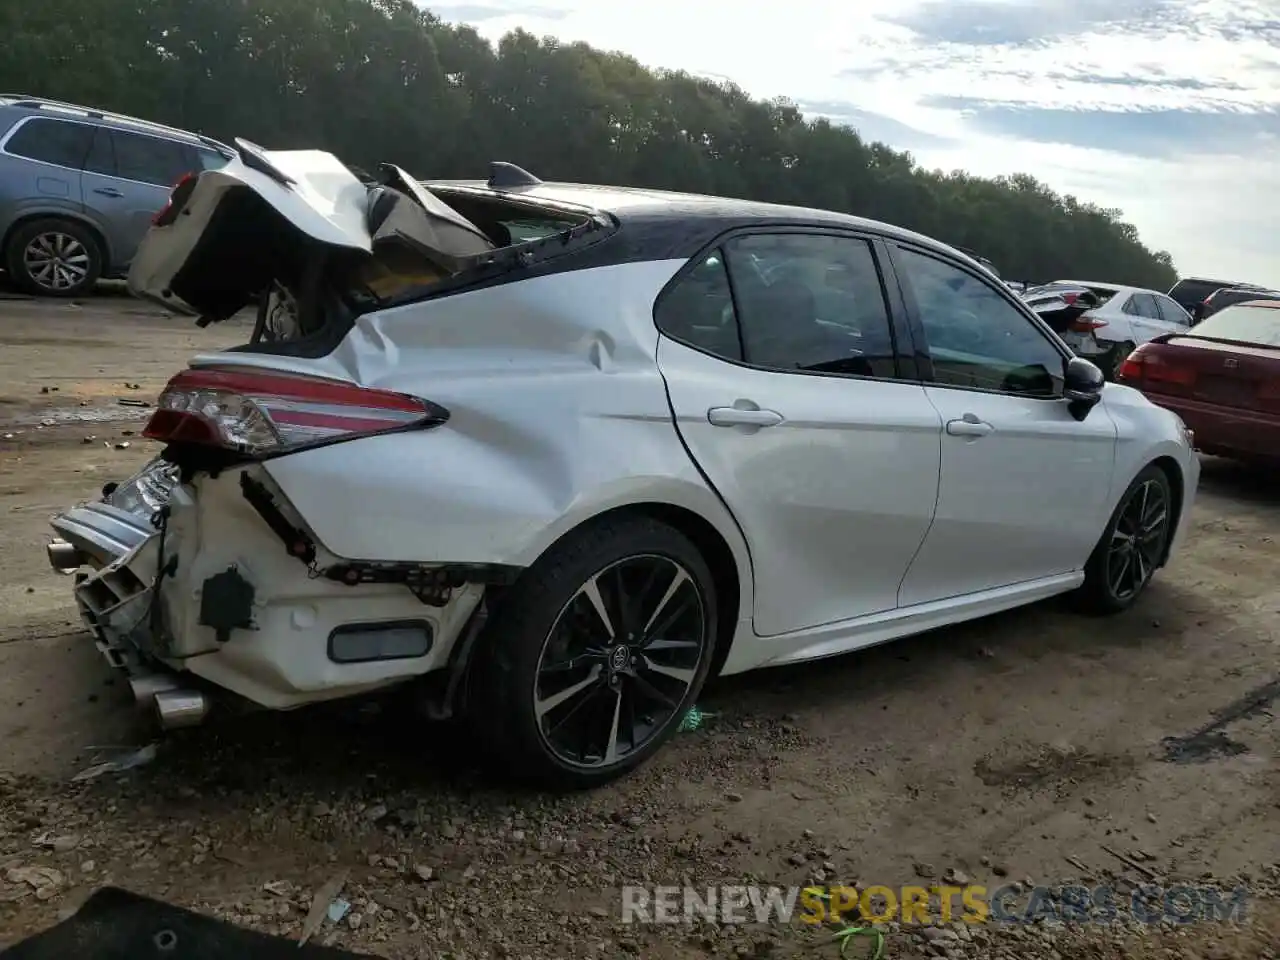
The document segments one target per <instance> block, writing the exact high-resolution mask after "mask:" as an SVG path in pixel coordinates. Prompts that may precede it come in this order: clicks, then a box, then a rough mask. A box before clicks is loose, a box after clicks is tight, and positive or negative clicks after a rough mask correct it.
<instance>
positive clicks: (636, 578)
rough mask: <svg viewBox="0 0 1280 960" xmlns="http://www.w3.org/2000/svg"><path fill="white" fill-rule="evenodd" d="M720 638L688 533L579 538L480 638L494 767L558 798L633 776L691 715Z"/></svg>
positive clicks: (626, 531)
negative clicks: (557, 793)
mask: <svg viewBox="0 0 1280 960" xmlns="http://www.w3.org/2000/svg"><path fill="white" fill-rule="evenodd" d="M715 636H716V597H715V588H714V583H713V580H712V577H711V573H710V571H709V570H708V569H707V565H706V562H705V561H704V560H703V558H702V556H701V554H700V553H699V552H698V549H697V548H696V547H695V546H694V545H693V544H692V543H691V542H690V541H689V539H688V538H687V537H685V536H684V535H683V534H681V533H680V532H679V531H678V530H675V529H674V528H672V527H669V526H667V525H666V524H663V523H660V522H658V521H656V520H652V519H649V518H647V517H628V518H621V519H616V520H611V519H606V520H604V521H601V522H598V523H595V524H592V525H590V526H587V527H584V528H582V529H580V530H578V531H575V532H574V533H572V534H570V535H569V536H568V537H566V538H565V539H564V540H562V541H560V542H559V543H557V544H556V545H555V546H554V547H552V548H551V550H550V551H548V553H547V554H545V555H544V556H543V557H541V558H539V559H538V561H537V562H536V563H535V564H534V565H533V566H532V567H530V568H529V570H527V571H526V572H525V574H524V575H523V576H522V577H521V579H520V580H519V581H518V582H517V583H516V584H515V585H514V586H513V587H512V588H511V589H510V590H509V591H508V592H507V593H506V594H505V595H504V596H503V597H502V598H501V600H500V601H499V604H498V606H497V608H496V609H495V611H494V613H493V617H492V619H491V620H490V622H489V623H488V624H487V625H486V627H485V632H484V634H483V635H482V637H481V638H480V647H479V649H478V650H477V663H476V664H475V667H476V671H475V673H474V674H473V675H472V678H471V691H472V699H471V703H470V707H471V710H472V711H475V712H474V713H473V716H474V717H475V719H476V720H477V721H478V724H479V726H480V728H481V729H482V730H483V731H484V732H485V735H486V739H487V741H488V743H487V752H488V754H489V756H490V758H491V759H492V760H494V761H496V763H497V764H500V765H501V767H502V770H503V772H504V773H506V774H511V773H514V774H516V775H517V776H518V777H519V778H520V779H524V780H527V781H532V782H535V783H538V784H540V785H543V786H548V787H552V788H555V789H576V788H582V787H591V786H597V785H600V784H603V783H606V782H608V781H610V780H613V779H616V778H617V777H619V776H622V775H623V774H625V773H627V772H628V771H630V770H633V769H635V768H636V767H638V766H639V765H640V764H642V763H643V762H644V761H645V760H647V759H648V758H649V757H651V756H652V755H653V754H654V753H655V752H657V750H658V749H659V748H660V747H661V746H662V745H663V743H665V742H666V741H667V739H668V738H669V737H670V736H671V735H672V734H673V733H674V732H675V731H676V729H677V728H678V727H679V725H680V722H681V720H682V719H683V718H684V715H685V713H686V712H687V711H688V710H689V708H690V707H692V706H693V704H694V698H695V697H697V695H698V693H699V691H700V690H701V688H702V684H703V681H704V680H705V679H706V676H707V672H708V670H709V669H710V665H711V660H712V655H713V649H714V645H715Z"/></svg>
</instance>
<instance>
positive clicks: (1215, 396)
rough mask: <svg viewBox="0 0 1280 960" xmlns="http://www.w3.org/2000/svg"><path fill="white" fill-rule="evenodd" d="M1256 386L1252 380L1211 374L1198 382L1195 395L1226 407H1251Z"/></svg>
mask: <svg viewBox="0 0 1280 960" xmlns="http://www.w3.org/2000/svg"><path fill="white" fill-rule="evenodd" d="M1255 386H1256V385H1255V384H1254V383H1253V381H1251V380H1243V379H1241V378H1239V377H1224V376H1220V375H1218V374H1210V375H1208V376H1205V377H1202V378H1201V379H1200V380H1199V381H1198V382H1197V383H1196V391H1195V396H1196V399H1198V400H1204V401H1206V402H1208V403H1218V404H1222V405H1223V406H1226V407H1251V406H1253V403H1254V399H1255V397H1256V394H1257V391H1256V389H1255Z"/></svg>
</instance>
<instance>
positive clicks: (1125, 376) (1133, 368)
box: [1116, 350, 1144, 380]
mask: <svg viewBox="0 0 1280 960" xmlns="http://www.w3.org/2000/svg"><path fill="white" fill-rule="evenodd" d="M1143 359H1144V358H1143V356H1142V354H1141V353H1140V352H1138V351H1136V350H1135V351H1134V352H1133V353H1131V354H1129V355H1128V356H1127V357H1125V358H1124V362H1123V363H1121V364H1120V369H1119V370H1117V371H1116V379H1117V380H1141V379H1142V367H1143Z"/></svg>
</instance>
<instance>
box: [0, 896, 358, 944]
mask: <svg viewBox="0 0 1280 960" xmlns="http://www.w3.org/2000/svg"><path fill="white" fill-rule="evenodd" d="M369 956H370V954H361V953H352V952H350V951H348V950H339V949H337V948H336V947H324V946H319V945H313V944H311V943H307V944H303V945H302V946H299V945H298V941H296V940H286V939H284V938H283V937H273V936H270V935H268V934H265V933H258V932H256V931H254V930H245V929H243V928H241V927H237V926H234V925H233V924H230V923H227V922H226V921H223V920H215V919H214V918H213V917H207V916H204V915H203V914H199V913H195V912H194V911H191V910H186V909H183V908H182V907H175V906H171V905H169V904H167V903H164V902H162V901H160V900H152V899H151V898H150V897H144V896H141V895H139V894H136V893H131V892H129V891H128V890H121V889H119V888H118V887H103V888H102V889H101V890H98V891H96V892H94V894H93V895H92V896H91V897H89V899H88V900H86V901H85V902H84V904H83V905H82V906H81V907H80V909H79V910H77V911H76V912H75V913H74V914H72V915H71V916H70V917H68V918H67V919H66V920H63V921H62V922H61V923H59V924H57V925H56V926H53V927H50V928H49V929H48V930H45V931H43V932H41V933H37V934H35V935H34V936H31V937H28V938H27V939H26V940H20V941H19V942H18V943H16V944H14V945H13V946H11V947H9V948H8V949H7V950H0V958H3V960H71V958H74V960H353V958H364V957H369Z"/></svg>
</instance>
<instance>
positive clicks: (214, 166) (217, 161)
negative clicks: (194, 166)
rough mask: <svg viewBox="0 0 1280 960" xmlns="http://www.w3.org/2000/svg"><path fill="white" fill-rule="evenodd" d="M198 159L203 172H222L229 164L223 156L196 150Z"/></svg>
mask: <svg viewBox="0 0 1280 960" xmlns="http://www.w3.org/2000/svg"><path fill="white" fill-rule="evenodd" d="M196 159H198V160H199V161H200V169H201V170H221V169H222V168H223V167H225V166H226V165H227V164H228V163H229V161H228V160H227V158H226V157H224V156H223V155H222V154H220V153H214V152H213V151H212V150H201V149H199V148H197V149H196Z"/></svg>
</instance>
